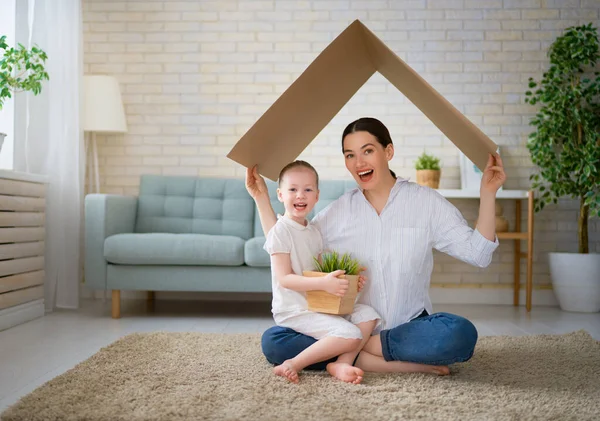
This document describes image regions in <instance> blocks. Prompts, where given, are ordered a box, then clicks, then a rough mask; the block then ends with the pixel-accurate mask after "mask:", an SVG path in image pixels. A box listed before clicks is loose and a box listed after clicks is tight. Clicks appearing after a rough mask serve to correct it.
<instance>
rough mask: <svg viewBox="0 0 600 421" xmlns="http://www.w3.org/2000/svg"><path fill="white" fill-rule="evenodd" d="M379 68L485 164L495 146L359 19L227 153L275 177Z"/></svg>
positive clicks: (476, 161) (472, 156) (473, 158)
mask: <svg viewBox="0 0 600 421" xmlns="http://www.w3.org/2000/svg"><path fill="white" fill-rule="evenodd" d="M375 72H379V73H381V75H382V76H384V77H385V78H386V79H387V80H388V81H390V83H391V84H392V85H394V86H395V87H396V88H397V89H398V90H399V91H400V92H402V93H403V94H404V95H406V97H407V98H408V99H409V100H410V101H411V102H412V103H413V104H415V106H416V107H417V108H419V109H420V110H421V111H422V112H423V114H425V115H426V116H427V117H428V118H429V119H430V120H431V121H432V122H433V124H435V125H436V126H437V127H438V128H439V129H440V130H441V131H442V133H444V134H445V135H446V136H447V137H448V138H449V139H450V140H451V141H452V142H453V143H454V144H455V145H456V146H457V147H458V149H460V150H461V151H462V152H463V153H464V154H465V155H466V156H467V157H468V158H469V159H470V160H471V161H473V163H474V164H475V165H477V166H478V167H479V169H481V170H483V168H485V164H486V162H487V158H488V153H494V152H495V151H496V149H497V146H496V144H495V143H494V142H493V141H492V140H491V139H490V138H489V137H487V136H486V135H485V134H484V133H483V132H482V131H481V130H479V129H478V128H477V127H476V126H475V125H474V124H473V123H471V122H470V121H469V120H468V119H467V118H466V117H465V116H464V115H463V114H462V113H461V112H460V111H458V110H457V109H456V108H455V107H454V106H453V105H452V104H451V103H450V102H448V101H447V100H446V99H445V98H444V97H443V96H442V95H440V94H439V93H438V92H437V91H436V90H435V89H433V87H432V86H431V85H429V84H428V83H427V82H426V81H425V80H424V79H423V78H422V77H421V76H419V75H418V74H417V73H416V72H415V71H414V70H413V69H411V68H410V67H409V66H408V65H407V64H406V63H405V62H404V61H402V60H401V59H400V57H398V56H397V55H396V54H394V52H393V51H392V50H390V49H389V48H388V47H387V46H386V45H385V44H384V43H383V42H382V41H381V40H380V39H379V38H377V36H375V34H374V33H373V32H371V31H370V30H369V29H368V28H367V27H366V26H365V25H364V24H363V23H362V22H360V21H359V20H355V21H354V22H353V23H352V24H350V25H349V26H348V27H347V28H346V29H345V30H344V31H343V32H342V33H341V34H340V35H338V36H337V38H335V39H334V40H333V42H332V43H331V44H329V45H328V46H327V47H326V48H325V50H323V51H322V52H321V54H319V55H318V56H317V58H316V59H315V60H314V61H313V62H312V63H311V64H310V65H309V66H308V67H307V69H306V70H305V71H304V72H303V73H302V74H301V75H300V77H298V79H296V81H294V83H292V85H290V87H289V88H288V89H287V90H286V91H285V92H284V93H283V94H282V95H281V96H280V97H279V98H278V99H277V101H275V103H274V104H273V105H272V106H271V107H270V108H269V109H268V110H267V111H266V112H265V113H264V114H263V115H262V116H261V117H260V118H259V119H258V120H257V121H256V123H255V124H254V125H253V126H252V127H251V128H250V129H249V130H248V131H247V132H246V134H244V136H243V137H242V138H241V139H240V140H239V141H238V142H237V143H236V145H235V146H234V147H233V148H232V149H231V151H230V152H229V154H228V155H227V157H228V158H230V159H232V160H233V161H235V162H238V163H239V164H241V165H243V166H245V167H247V168H249V167H252V166H254V165H256V164H258V171H259V173H261V174H262V175H263V176H265V177H267V178H269V179H271V180H273V181H276V180H277V177H278V176H279V171H281V168H283V167H284V166H285V165H286V164H287V163H289V162H291V161H293V160H295V159H296V158H297V157H298V155H300V154H301V153H302V151H304V149H305V148H306V147H307V146H308V145H309V144H310V143H311V142H312V141H313V139H314V138H315V137H316V136H317V135H318V134H319V133H320V132H321V130H323V128H324V127H325V126H326V125H327V124H328V123H329V122H330V121H331V119H333V117H335V115H336V114H337V113H338V112H339V111H340V110H341V109H342V107H343V106H344V105H345V104H346V103H347V102H348V101H349V100H350V98H352V96H353V95H354V94H355V93H356V92H357V91H358V90H359V89H360V88H361V87H362V86H363V85H364V84H365V82H366V81H367V80H369V78H370V77H371V76H372V75H373V74H374V73H375ZM373 117H377V116H373ZM348 123H349V122H348ZM340 159H342V158H341V149H340Z"/></svg>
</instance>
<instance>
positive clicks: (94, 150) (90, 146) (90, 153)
mask: <svg viewBox="0 0 600 421" xmlns="http://www.w3.org/2000/svg"><path fill="white" fill-rule="evenodd" d="M88 141H89V142H88V143H87V151H86V152H87V154H86V155H87V157H88V159H89V161H88V162H91V163H92V164H93V166H94V168H93V174H92V171H88V192H90V193H100V171H99V170H98V144H97V142H96V132H91V135H90V136H89V137H88ZM89 168H90V167H89V165H88V169H89ZM92 176H93V178H94V180H93V185H94V187H95V188H96V189H95V190H92Z"/></svg>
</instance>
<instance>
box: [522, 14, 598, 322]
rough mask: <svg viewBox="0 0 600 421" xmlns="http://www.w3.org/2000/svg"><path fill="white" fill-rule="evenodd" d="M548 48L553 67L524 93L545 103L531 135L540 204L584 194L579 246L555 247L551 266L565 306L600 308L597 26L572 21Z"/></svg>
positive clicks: (539, 206) (538, 208)
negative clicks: (592, 241)
mask: <svg viewBox="0 0 600 421" xmlns="http://www.w3.org/2000/svg"><path fill="white" fill-rule="evenodd" d="M548 55H549V59H550V67H549V68H548V70H547V71H546V72H545V73H543V77H542V79H541V80H540V81H535V80H534V79H533V78H530V79H529V88H530V89H531V90H528V91H527V92H526V93H525V95H526V99H525V102H526V103H529V104H531V105H536V104H540V108H539V110H538V111H537V114H536V115H535V117H533V118H532V119H531V125H532V126H533V127H535V131H533V132H532V133H531V134H530V135H529V138H528V142H527V148H528V150H529V152H530V154H531V159H532V161H533V163H534V164H535V165H536V166H537V167H538V168H539V171H537V172H536V173H534V174H532V175H531V180H532V188H533V189H535V190H536V191H537V197H536V200H535V210H536V212H537V211H541V210H542V209H544V206H545V205H547V204H549V203H557V202H558V199H559V198H561V197H564V196H568V197H571V198H574V199H576V200H578V201H579V217H578V240H579V250H578V253H558V252H557V253H550V254H549V264H550V274H551V278H552V285H553V289H554V292H555V294H556V297H557V300H558V302H559V304H560V306H561V308H562V309H564V310H568V311H586V312H597V311H600V254H598V253H589V240H588V238H589V237H588V220H589V218H590V217H593V216H598V215H599V213H600V100H599V98H600V76H599V72H595V73H592V72H591V70H590V69H593V68H594V67H595V66H596V63H597V62H598V59H599V58H600V53H599V49H598V33H597V29H596V28H595V27H593V26H592V24H591V23H590V24H587V25H581V26H573V27H569V28H567V29H566V30H565V31H564V33H563V34H562V35H561V36H560V37H558V38H557V39H556V40H555V41H554V42H553V43H552V45H551V46H550V49H549V54H548ZM534 88H535V90H534ZM575 270H576V271H577V272H575Z"/></svg>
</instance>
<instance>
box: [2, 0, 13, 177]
mask: <svg viewBox="0 0 600 421" xmlns="http://www.w3.org/2000/svg"><path fill="white" fill-rule="evenodd" d="M0 10H1V11H2V13H0V36H1V35H6V41H7V42H8V44H9V45H10V46H14V45H15V36H16V0H0ZM0 133H5V134H6V138H5V139H4V143H3V144H2V149H1V150H0V169H8V170H12V169H13V155H14V153H13V151H14V133H15V110H14V101H13V99H12V98H11V99H8V100H6V101H5V102H4V105H3V106H2V110H0Z"/></svg>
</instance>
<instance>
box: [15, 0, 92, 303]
mask: <svg viewBox="0 0 600 421" xmlns="http://www.w3.org/2000/svg"><path fill="white" fill-rule="evenodd" d="M26 1H27V0H26ZM27 6H28V7H27V12H26V13H27V26H28V31H27V35H28V37H27V38H28V39H27V40H26V42H27V44H28V45H27V46H28V47H30V46H31V45H33V44H37V45H38V46H39V47H40V48H42V49H43V50H44V51H45V52H46V53H47V54H48V60H47V61H46V70H47V72H48V75H49V77H50V80H49V81H45V82H44V85H43V88H42V94H41V95H39V96H32V95H31V94H27V96H26V98H25V100H24V103H25V104H24V107H23V108H24V111H25V123H24V124H25V127H24V136H23V138H21V139H15V143H21V145H19V147H18V148H17V147H16V148H15V170H17V171H25V172H32V173H36V174H44V175H46V176H47V177H48V181H49V187H48V194H47V201H46V267H45V269H46V285H45V302H46V310H47V311H51V310H53V309H54V308H56V307H61V308H77V307H78V306H79V283H80V280H81V264H80V262H81V247H82V244H83V243H82V238H81V237H82V220H83V198H84V190H83V187H84V178H85V146H84V143H83V142H84V137H83V131H82V126H81V124H80V103H81V96H82V90H81V86H82V74H83V47H82V44H83V43H82V16H81V2H80V0H28V4H27ZM23 32H24V31H21V33H23ZM23 108H22V109H21V110H23Z"/></svg>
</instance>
